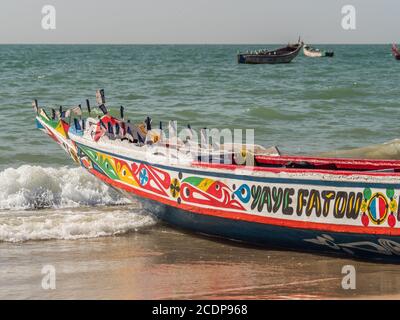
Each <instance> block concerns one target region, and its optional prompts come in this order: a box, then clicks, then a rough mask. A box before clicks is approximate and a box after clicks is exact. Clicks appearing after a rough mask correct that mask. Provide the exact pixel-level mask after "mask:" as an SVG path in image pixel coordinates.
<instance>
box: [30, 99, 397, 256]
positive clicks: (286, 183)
mask: <svg viewBox="0 0 400 320" xmlns="http://www.w3.org/2000/svg"><path fill="white" fill-rule="evenodd" d="M97 96H98V97H99V99H98V108H100V109H101V110H102V111H103V113H104V115H103V116H102V117H99V118H91V117H90V105H89V103H88V101H87V106H88V112H89V118H87V119H84V118H82V110H81V108H80V106H78V107H74V108H70V109H68V110H62V109H61V108H60V111H59V112H58V113H57V112H56V111H55V110H52V113H51V116H49V115H48V114H47V113H46V112H45V110H44V109H43V108H39V106H38V104H37V101H36V100H35V101H34V103H33V107H34V110H35V113H36V114H35V116H36V122H37V127H38V128H39V129H41V130H42V131H44V132H45V133H46V134H48V135H49V136H50V137H51V138H52V139H53V140H55V141H56V142H57V143H58V144H59V145H60V146H61V147H62V148H63V149H64V150H65V151H66V152H67V153H68V154H69V155H70V156H71V157H72V159H73V160H74V161H75V162H76V163H77V164H79V165H80V166H82V167H83V168H85V169H86V170H87V171H89V172H90V173H91V174H93V175H94V176H96V177H97V178H98V179H100V180H101V181H103V182H104V183H106V184H108V185H110V186H112V187H113V188H114V189H116V190H117V191H119V192H121V193H122V194H123V195H125V196H126V197H128V198H131V199H134V200H139V201H141V202H142V203H143V205H144V208H145V209H147V210H148V211H149V212H151V213H152V214H153V215H155V216H156V217H157V218H159V219H160V220H162V221H165V222H167V223H169V224H171V225H173V226H176V227H179V228H183V229H186V230H190V231H193V232H196V233H201V234H208V235H212V236H218V237H222V238H226V239H231V240H236V241H243V242H246V243H251V244H256V245H264V246H268V247H271V246H272V247H279V248H286V249H290V250H300V251H311V252H320V253H334V254H342V255H350V256H353V257H356V258H364V259H377V260H382V261H386V262H396V263H400V209H399V202H400V161H398V160H365V159H339V158H322V157H305V156H283V155H281V154H280V153H279V151H278V150H277V149H276V148H270V149H265V148H263V147H261V146H256V145H250V144H242V143H240V144H237V145H236V144H228V146H227V144H224V148H222V149H219V150H218V151H215V152H214V151H213V152H212V153H208V151H210V150H215V149H213V148H210V146H209V144H208V143H207V144H203V143H202V144H201V146H200V147H199V145H198V141H197V139H194V136H196V135H192V134H189V135H187V137H186V138H185V140H181V139H179V140H178V138H177V136H176V135H174V136H175V139H172V138H171V132H172V131H173V132H175V133H176V132H177V131H176V128H174V129H173V130H172V131H171V130H169V135H168V138H167V137H166V136H165V135H164V133H163V130H162V126H161V124H160V128H159V129H154V128H152V127H151V121H150V118H149V117H147V118H146V120H145V121H144V122H143V123H138V124H134V123H133V122H130V121H129V120H127V119H125V117H124V114H123V107H121V117H120V118H116V117H113V116H111V115H110V114H109V113H108V111H107V108H106V107H105V100H104V98H103V96H104V94H102V93H101V92H100V93H99V94H98V95H97ZM74 115H77V116H78V117H77V118H74V119H73V121H70V122H69V123H68V122H67V121H66V120H67V119H71V117H72V116H74ZM172 127H173V126H171V128H172ZM188 129H189V132H192V131H191V130H192V129H191V128H190V126H188ZM185 136H186V134H185ZM188 146H189V147H190V148H187V147H188ZM193 146H198V147H199V149H197V148H196V149H194V150H195V151H194V152H193V149H191V147H193ZM191 150H192V151H191ZM221 152H222V153H221ZM204 155H206V156H207V157H204ZM208 155H210V156H211V157H212V159H213V160H217V161H209V160H210V159H211V158H209V157H208ZM238 155H241V156H242V159H243V158H245V159H247V160H252V161H250V163H249V164H248V163H247V160H246V164H245V163H243V162H240V161H237V159H238V158H237V156H238ZM222 157H224V158H225V157H227V158H226V159H231V160H232V161H231V162H230V163H226V162H221V161H219V159H222ZM178 159H179V161H177V160H178Z"/></svg>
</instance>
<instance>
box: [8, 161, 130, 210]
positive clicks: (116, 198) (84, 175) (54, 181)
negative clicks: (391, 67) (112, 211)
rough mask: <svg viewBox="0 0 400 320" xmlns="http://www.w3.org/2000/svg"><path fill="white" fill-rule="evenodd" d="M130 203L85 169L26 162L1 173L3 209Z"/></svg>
mask: <svg viewBox="0 0 400 320" xmlns="http://www.w3.org/2000/svg"><path fill="white" fill-rule="evenodd" d="M126 203H129V202H128V200H127V199H125V198H124V197H122V196H121V195H120V194H119V193H117V192H116V191H115V190H113V189H111V188H110V187H108V186H107V185H105V184H104V183H102V182H101V181H99V180H97V179H96V178H95V177H94V176H92V175H90V174H89V173H88V172H86V171H85V170H84V169H82V168H78V167H77V168H69V167H60V168H52V167H47V168H45V167H41V166H31V165H23V166H21V167H19V168H7V169H5V170H3V171H1V172H0V210H21V209H43V208H70V207H78V206H93V205H117V204H126Z"/></svg>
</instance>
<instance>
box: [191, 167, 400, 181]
mask: <svg viewBox="0 0 400 320" xmlns="http://www.w3.org/2000/svg"><path fill="white" fill-rule="evenodd" d="M192 166H193V167H199V168H214V169H220V170H221V169H224V170H230V171H234V170H238V169H240V170H247V171H249V172H250V171H257V172H271V173H281V172H287V173H313V174H315V173H319V174H324V175H325V174H330V175H340V176H361V177H362V176H373V177H400V171H396V172H371V171H351V170H347V171H344V170H328V169H298V168H283V167H281V168H270V167H251V166H239V165H235V164H220V163H206V162H193V163H192ZM399 183H400V181H399Z"/></svg>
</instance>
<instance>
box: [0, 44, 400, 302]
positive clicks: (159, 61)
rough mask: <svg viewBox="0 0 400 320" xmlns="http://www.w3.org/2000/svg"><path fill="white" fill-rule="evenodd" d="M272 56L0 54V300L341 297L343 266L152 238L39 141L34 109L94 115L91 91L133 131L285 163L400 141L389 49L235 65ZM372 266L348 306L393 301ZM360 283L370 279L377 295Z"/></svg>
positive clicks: (346, 48) (143, 48)
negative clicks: (230, 145)
mask: <svg viewBox="0 0 400 320" xmlns="http://www.w3.org/2000/svg"><path fill="white" fill-rule="evenodd" d="M274 47H277V46H276V45H254V46H248V45H246V46H244V45H0V124H1V125H0V255H1V258H0V280H1V286H0V297H15V298H36V297H52V298H54V297H56V298H57V297H58V298H65V297H67V298H71V297H85V298H93V297H100V298H104V297H119V298H142V299H147V298H171V297H172V298H176V297H178V298H179V297H181V298H193V297H194V298H196V297H202V298H209V297H219V298H221V297H228V298H229V297H236V298H246V297H250V298H251V297H252V298H257V297H263V298H268V297H274V296H275V295H276V294H277V292H278V293H280V294H281V295H282V296H283V297H290V295H291V294H293V292H294V294H296V293H298V294H300V296H301V295H303V296H302V297H304V295H305V297H307V295H308V297H311V298H312V297H324V296H329V297H332V296H334V297H337V296H343V295H346V294H347V293H344V292H343V291H341V290H340V281H341V280H340V279H341V274H340V270H341V267H340V265H341V264H342V262H343V261H342V260H340V259H339V260H336V259H332V258H321V257H314V256H312V257H311V256H310V255H306V254H297V253H288V254H287V253H284V252H276V251H274V252H273V251H260V250H253V249H244V248H237V247H232V246H230V245H229V244H228V245H225V244H218V243H214V242H212V241H208V240H204V239H198V238H196V237H194V236H192V235H187V234H183V233H180V232H177V231H172V230H171V229H169V228H164V227H160V226H159V224H158V222H156V221H154V220H153V219H152V218H151V217H150V216H148V215H147V214H146V212H143V211H142V209H141V208H140V207H139V206H138V205H137V204H135V203H129V202H127V201H126V199H124V198H122V197H121V196H120V195H118V194H116V193H115V192H114V191H112V190H110V189H109V188H108V187H107V186H105V185H103V184H102V183H100V182H99V181H97V180H96V179H95V178H93V177H91V176H89V174H87V173H85V172H84V171H83V170H82V169H80V168H77V167H75V166H74V165H73V163H72V162H71V160H70V159H69V158H68V157H67V156H66V155H65V154H64V151H63V150H61V149H60V148H59V147H58V146H57V145H56V144H55V143H54V142H53V141H52V140H51V139H49V138H48V137H47V136H45V135H44V134H43V133H42V132H40V131H39V130H37V129H36V128H35V121H34V112H33V109H32V107H31V101H32V100H33V99H38V101H39V105H40V106H47V107H53V108H58V106H60V105H62V106H64V108H68V107H71V106H74V105H77V104H82V106H85V99H87V98H89V99H90V101H91V102H92V106H93V105H94V104H95V91H96V90H97V89H99V88H104V89H105V93H106V100H107V105H108V107H109V108H111V109H113V108H115V110H118V109H119V106H120V105H123V106H124V107H125V110H126V113H127V115H128V117H129V118H130V119H132V120H133V121H134V122H140V121H142V120H143V119H144V118H145V117H146V116H150V117H152V118H153V121H155V123H157V122H158V121H160V120H161V121H163V122H164V123H166V122H167V121H168V120H177V121H178V125H180V126H186V125H187V124H188V123H190V124H191V126H192V127H193V128H195V129H199V128H203V127H207V128H219V129H223V128H242V129H255V138H256V143H259V144H262V145H264V146H271V145H277V146H278V147H279V149H280V150H281V151H282V152H283V153H295V154H313V153H318V152H325V151H332V150H337V149H349V148H356V147H361V146H365V145H372V144H382V143H384V142H387V141H390V140H392V139H395V138H398V137H399V136H400V130H399V128H398V123H397V122H398V121H397V120H398V119H400V100H399V98H400V90H399V83H400V62H397V61H396V60H395V59H394V58H393V57H392V56H391V51H390V45H320V46H318V45H317V47H320V48H323V49H331V50H334V52H335V56H334V57H333V58H307V57H305V56H304V55H303V53H300V54H299V56H298V57H297V58H295V59H294V60H293V61H292V63H290V64H280V65H239V64H238V63H237V60H236V54H237V52H238V51H246V50H249V49H259V48H269V49H272V48H274ZM148 228H150V231H149V229H148ZM160 228H161V229H160ZM146 230H147V231H146ZM137 231H139V232H137ZM132 233H133V235H132ZM116 235H127V236H122V237H113V236H116ZM129 235H130V236H129ZM100 239H103V240H101V241H100ZM43 240H51V241H47V242H45V241H43ZM45 243H46V244H45ZM187 243H191V244H192V247H191V249H190V251H188V249H187V245H186V244H187ZM239 257H241V258H240V259H239ZM268 261H269V263H270V264H269V266H268V267H266V265H267V262H268ZM332 261H334V262H335V263H334V264H333V265H332V264H331V263H332ZM44 262H46V263H50V264H56V265H57V266H58V268H61V269H58V270H61V271H60V272H61V280H60V281H61V282H60V285H57V288H60V289H59V290H56V291H54V293H53V294H51V293H49V292H44V291H41V289H40V287H39V283H40V279H41V278H40V277H41V275H40V270H41V267H42V264H43V263H44ZM343 263H345V262H343ZM351 263H353V262H351ZM368 265H369V264H360V266H361V268H364V269H363V270H364V271H365V279H364V280H360V281H361V282H360V286H361V288H362V290H361V291H360V292H358V294H360V295H362V294H398V293H399V291H398V288H400V285H396V281H393V279H394V278H393V276H394V275H395V269H393V268H392V267H390V266H389V267H388V266H385V267H380V268H379V269H376V268H375V267H374V268H375V269H374V268H372V267H367V266H368ZM63 268H64V269H63ZM15 270H17V274H15ZM35 270H36V271H35ZM196 270H197V271H196ZM244 270H245V271H244ZM251 270H254V272H252V271H251ZM278 270H281V271H278ZM111 271H112V272H113V274H110V272H111ZM87 272H91V273H90V274H89V273H87ZM369 273H374V274H378V275H380V278H379V279H380V280H379V279H378V280H379V281H376V283H375V286H374V285H373V284H371V282H370V281H369V280H368V279H369V278H368V277H367V275H368V274H369ZM71 274H72V275H75V276H76V277H75V278H73V277H72V276H71ZM63 275H64V278H63ZM67 275H69V276H68V277H67ZM121 275H124V276H121ZM362 276H363V274H362V273H361V277H362ZM215 277H217V278H218V279H222V280H221V282H219V280H218V279H216V278H215ZM315 277H317V279H314V278H315ZM357 277H358V276H357ZM63 279H64V280H63ZM74 279H75V280H74ZM107 279H110V281H111V280H112V281H113V282H112V283H111V282H110V283H108V282H107V281H108V280H107ZM128 279H131V280H128ZM132 279H133V280H132ZM183 279H186V280H185V281H184V280H183ZM332 279H334V280H332ZM335 279H336V280H337V282H335V281H336V280H335ZM361 279H362V278H361ZM302 281H303V282H302ZM304 281H305V282H304ZM308 281H310V282H308ZM281 282H282V283H286V282H288V283H293V284H294V285H293V286H292V287H291V286H290V285H288V286H285V285H282V284H280V283H281ZM274 283H276V287H274ZM302 283H303V284H302ZM118 285H119V287H118ZM115 286H117V287H115ZM271 286H272V287H271ZM100 287H101V290H99V289H100ZM107 288H108V289H107ZM113 288H115V290H114V289H113ZM121 288H122V289H121ZM171 288H176V290H175V289H173V290H172V289H171ZM192 288H195V289H192ZM232 288H233V289H232ZM235 288H236V289H237V290H236V291H235ZM246 288H247V289H246ZM252 288H253V289H254V290H253V289H252ZM260 288H261V289H260ZM103 289H104V290H106V291H102V290H103ZM107 290H108V291H107ZM121 290H122V291H121ZM171 290H172V291H171ZM174 290H175V291H174ZM243 290H244V291H243ZM246 290H247V291H246ZM260 290H261V291H260ZM310 294H311V295H310ZM352 294H356V293H354V292H353V293H352ZM313 295H314V296H313Z"/></svg>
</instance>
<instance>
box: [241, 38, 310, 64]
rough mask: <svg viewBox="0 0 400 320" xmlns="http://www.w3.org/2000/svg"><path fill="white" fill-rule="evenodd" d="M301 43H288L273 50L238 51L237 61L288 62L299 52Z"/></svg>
mask: <svg viewBox="0 0 400 320" xmlns="http://www.w3.org/2000/svg"><path fill="white" fill-rule="evenodd" d="M302 46H303V43H302V42H300V40H299V42H298V43H296V44H288V45H287V46H285V47H282V48H279V49H275V50H266V49H262V50H258V51H254V52H246V53H238V55H237V59H238V63H247V64H276V63H289V62H291V61H292V60H293V59H294V58H295V57H297V55H298V54H299V52H300V50H301V48H302Z"/></svg>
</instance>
